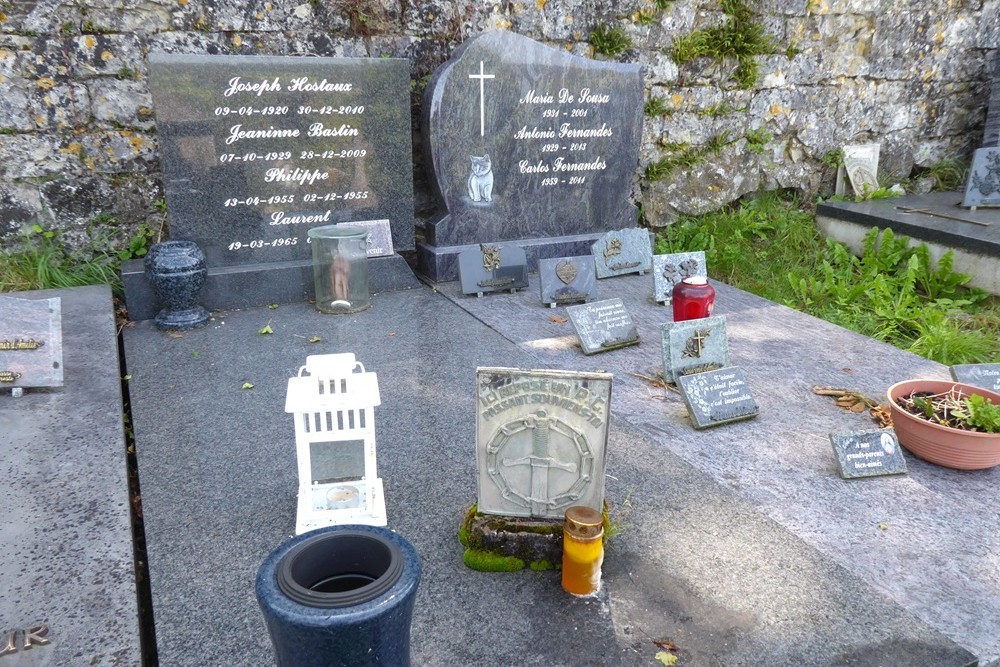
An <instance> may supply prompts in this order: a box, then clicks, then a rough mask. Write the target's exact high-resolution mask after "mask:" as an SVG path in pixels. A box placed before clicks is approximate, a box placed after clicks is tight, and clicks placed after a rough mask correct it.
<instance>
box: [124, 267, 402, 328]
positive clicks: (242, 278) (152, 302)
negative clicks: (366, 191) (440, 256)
mask: <svg viewBox="0 0 1000 667" xmlns="http://www.w3.org/2000/svg"><path fill="white" fill-rule="evenodd" d="M122 282H123V283H124V285H125V304H126V305H127V306H128V317H129V319H130V320H132V321H135V322H138V321H141V320H148V319H151V318H153V317H155V316H156V314H157V313H158V312H159V311H160V309H161V308H162V307H163V306H162V304H161V303H160V300H159V298H158V297H157V296H156V293H155V292H154V291H153V287H152V285H150V284H149V281H148V280H147V279H146V274H145V269H144V267H143V262H142V260H138V259H137V260H132V261H129V262H125V263H123V264H122ZM416 287H420V281H419V280H417V278H416V276H414V275H413V271H411V270H410V267H409V265H408V264H407V263H406V260H404V259H403V258H402V257H401V256H399V255H392V256H390V257H372V258H370V259H369V260H368V289H369V291H370V292H371V293H373V294H375V293H378V292H393V291H396V290H403V289H413V288H416ZM314 289H315V288H314V284H313V273H312V260H311V259H303V260H295V261H289V262H274V263H269V264H248V265H244V266H217V267H209V269H208V276H207V278H206V279H205V286H204V287H203V288H202V290H201V295H200V296H199V299H198V301H199V303H200V304H201V305H202V306H205V307H206V308H208V309H209V310H212V311H215V310H234V309H239V308H252V307H255V306H264V305H267V304H271V303H296V302H299V301H308V300H309V299H311V298H312V297H313V292H314Z"/></svg>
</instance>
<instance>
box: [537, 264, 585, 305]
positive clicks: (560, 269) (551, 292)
mask: <svg viewBox="0 0 1000 667" xmlns="http://www.w3.org/2000/svg"><path fill="white" fill-rule="evenodd" d="M538 282H539V285H540V286H541V287H540V289H541V293H542V303H543V304H545V305H547V306H553V307H554V306H563V305H566V304H568V303H578V302H580V301H587V300H588V299H592V298H593V297H594V293H595V291H596V289H597V279H596V276H595V275H594V258H593V257H591V256H590V255H585V256H582V257H559V258H557V259H542V260H539V262H538Z"/></svg>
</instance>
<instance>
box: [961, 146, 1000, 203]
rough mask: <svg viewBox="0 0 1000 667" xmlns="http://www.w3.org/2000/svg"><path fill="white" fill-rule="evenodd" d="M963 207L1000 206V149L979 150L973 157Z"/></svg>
mask: <svg viewBox="0 0 1000 667" xmlns="http://www.w3.org/2000/svg"><path fill="white" fill-rule="evenodd" d="M962 206H965V207H968V208H976V207H978V206H1000V148H979V149H977V150H976V152H975V154H974V155H973V156H972V167H970V168H969V180H968V181H967V182H966V184H965V197H964V198H963V199H962Z"/></svg>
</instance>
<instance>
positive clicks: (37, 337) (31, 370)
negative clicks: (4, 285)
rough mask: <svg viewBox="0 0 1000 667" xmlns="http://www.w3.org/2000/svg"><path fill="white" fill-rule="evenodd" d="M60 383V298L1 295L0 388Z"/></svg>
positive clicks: (61, 381)
mask: <svg viewBox="0 0 1000 667" xmlns="http://www.w3.org/2000/svg"><path fill="white" fill-rule="evenodd" d="M62 385H63V345H62V302H61V301H60V299H59V298H58V297H53V298H51V299H15V298H11V297H0V389H12V388H15V387H61V386H62Z"/></svg>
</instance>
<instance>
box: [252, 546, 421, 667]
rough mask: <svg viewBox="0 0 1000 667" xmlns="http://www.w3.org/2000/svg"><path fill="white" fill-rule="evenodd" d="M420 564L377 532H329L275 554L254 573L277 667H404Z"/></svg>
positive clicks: (410, 549) (411, 552)
mask: <svg viewBox="0 0 1000 667" xmlns="http://www.w3.org/2000/svg"><path fill="white" fill-rule="evenodd" d="M419 583H420V559H419V557H418V556H417V552H416V550H415V549H414V548H413V546H412V545H411V544H410V543H409V542H407V541H406V540H405V539H403V538H402V537H400V536H399V535H397V534H396V533H394V532H392V531H391V530H389V529H388V528H381V527H377V526H330V527H328V528H320V529H318V530H313V531H309V532H308V533H303V534H302V535H299V536H297V537H294V538H292V539H290V540H288V541H287V542H285V543H284V544H282V545H281V546H279V547H278V548H277V549H275V550H274V551H273V552H272V553H271V555H270V556H268V557H267V560H265V561H264V564H263V565H261V567H260V571H259V572H258V573H257V601H258V602H259V603H260V608H261V610H262V611H263V612H264V620H265V621H266V622H267V629H268V632H269V633H270V634H271V643H272V644H274V650H275V653H276V655H277V664H278V665H279V667H314V666H315V667H330V666H334V665H343V666H344V667H363V666H365V665H379V666H380V667H396V666H399V667H406V666H408V665H409V664H410V620H411V619H412V617H413V602H414V599H415V598H416V594H417V585H418V584H419Z"/></svg>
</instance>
